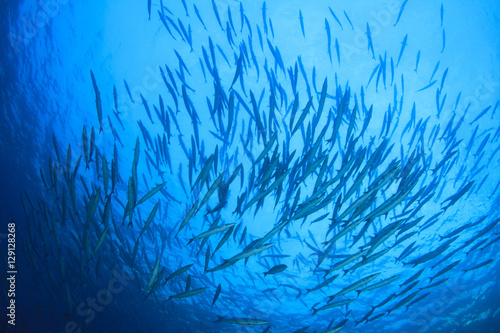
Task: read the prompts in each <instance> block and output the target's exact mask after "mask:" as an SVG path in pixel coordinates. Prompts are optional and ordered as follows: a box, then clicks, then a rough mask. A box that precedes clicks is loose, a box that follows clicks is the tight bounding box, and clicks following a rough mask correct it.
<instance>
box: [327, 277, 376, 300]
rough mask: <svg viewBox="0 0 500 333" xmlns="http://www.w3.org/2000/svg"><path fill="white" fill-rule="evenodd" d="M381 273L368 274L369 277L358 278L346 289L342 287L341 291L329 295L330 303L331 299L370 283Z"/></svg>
mask: <svg viewBox="0 0 500 333" xmlns="http://www.w3.org/2000/svg"><path fill="white" fill-rule="evenodd" d="M379 275H380V273H376V274H372V275H369V276H367V277H365V278H363V279H361V280H358V281H357V282H354V283H353V284H351V285H350V286H347V287H345V288H344V289H342V290H341V291H339V292H338V293H336V294H335V295H332V296H328V297H329V300H328V303H330V302H331V301H333V300H334V299H335V298H337V297H340V296H342V295H345V294H348V293H350V292H351V291H355V290H357V289H358V288H361V287H363V286H364V285H367V284H368V283H370V282H371V281H373V280H374V279H376V278H377V276H379Z"/></svg>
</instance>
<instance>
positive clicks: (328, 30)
mask: <svg viewBox="0 0 500 333" xmlns="http://www.w3.org/2000/svg"><path fill="white" fill-rule="evenodd" d="M325 30H326V37H327V39H328V46H327V51H328V57H329V58H330V64H331V63H332V50H331V49H332V48H331V46H332V36H331V34H330V25H329V24H328V20H327V19H326V18H325Z"/></svg>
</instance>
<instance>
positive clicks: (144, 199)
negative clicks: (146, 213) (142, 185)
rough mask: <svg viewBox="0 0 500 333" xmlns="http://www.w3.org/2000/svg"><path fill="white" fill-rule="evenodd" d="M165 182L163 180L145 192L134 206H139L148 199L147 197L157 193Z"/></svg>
mask: <svg viewBox="0 0 500 333" xmlns="http://www.w3.org/2000/svg"><path fill="white" fill-rule="evenodd" d="M166 183H167V182H164V183H162V184H160V185H157V186H155V187H154V188H153V189H152V190H151V191H149V192H148V193H146V194H145V195H144V196H143V197H142V198H141V199H140V200H139V201H138V202H137V204H136V205H135V206H136V207H137V206H139V205H140V204H141V203H143V202H144V201H146V200H148V199H149V198H151V197H152V196H153V195H155V194H156V193H158V192H159V191H160V190H161V189H162V188H163V186H165V184H166Z"/></svg>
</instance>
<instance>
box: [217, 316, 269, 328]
mask: <svg viewBox="0 0 500 333" xmlns="http://www.w3.org/2000/svg"><path fill="white" fill-rule="evenodd" d="M214 323H228V324H233V325H249V326H257V325H266V324H270V322H269V321H267V320H263V319H253V318H225V317H221V316H217V320H216V321H214Z"/></svg>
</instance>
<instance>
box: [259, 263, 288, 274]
mask: <svg viewBox="0 0 500 333" xmlns="http://www.w3.org/2000/svg"><path fill="white" fill-rule="evenodd" d="M287 268H288V266H287V265H276V266H274V267H272V268H271V269H270V270H268V271H267V272H265V273H264V276H266V275H268V274H278V273H281V272H283V271H284V270H285V269H287Z"/></svg>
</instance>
